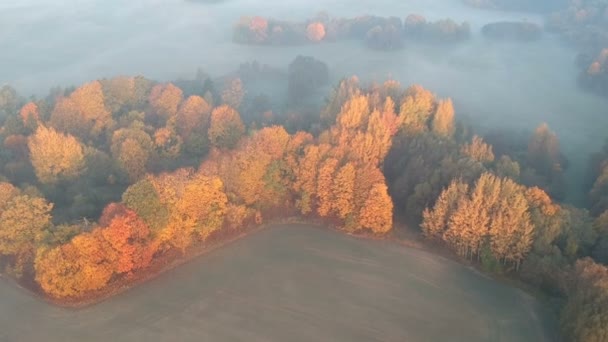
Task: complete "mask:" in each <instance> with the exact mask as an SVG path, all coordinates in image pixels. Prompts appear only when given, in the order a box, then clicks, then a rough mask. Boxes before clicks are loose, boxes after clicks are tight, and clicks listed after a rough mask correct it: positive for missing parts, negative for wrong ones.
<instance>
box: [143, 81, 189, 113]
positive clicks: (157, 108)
mask: <svg viewBox="0 0 608 342" xmlns="http://www.w3.org/2000/svg"><path fill="white" fill-rule="evenodd" d="M182 100H183V92H182V90H181V89H179V88H178V87H176V86H174V85H173V84H172V83H168V84H158V85H156V86H154V87H153V88H152V91H151V92H150V105H151V106H152V109H154V112H155V113H156V115H157V118H158V119H159V120H160V121H161V122H166V120H168V119H169V118H170V117H173V116H175V114H176V113H177V109H178V108H179V105H180V103H181V102H182Z"/></svg>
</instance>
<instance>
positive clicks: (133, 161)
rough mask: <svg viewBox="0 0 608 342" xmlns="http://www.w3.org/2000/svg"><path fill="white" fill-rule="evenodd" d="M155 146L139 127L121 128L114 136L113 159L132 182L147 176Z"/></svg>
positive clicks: (112, 145)
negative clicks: (148, 164) (148, 165)
mask: <svg viewBox="0 0 608 342" xmlns="http://www.w3.org/2000/svg"><path fill="white" fill-rule="evenodd" d="M153 146H154V145H153V142H152V139H151V138H150V136H149V135H148V134H147V133H146V132H145V131H143V130H142V129H140V128H138V127H132V128H121V129H119V130H117V131H115V132H114V134H113V135H112V144H111V151H112V157H113V158H114V160H116V161H117V162H118V164H119V165H120V167H121V168H122V169H123V170H124V171H125V172H126V174H127V175H128V177H129V179H130V180H131V181H132V182H134V181H137V180H139V179H141V177H143V176H144V175H145V173H146V170H147V168H146V166H147V163H148V159H149V158H150V155H151V153H152V149H153Z"/></svg>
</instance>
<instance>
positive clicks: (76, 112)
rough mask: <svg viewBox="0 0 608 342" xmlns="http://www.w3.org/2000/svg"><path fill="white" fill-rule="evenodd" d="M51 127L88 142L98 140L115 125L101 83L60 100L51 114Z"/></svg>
mask: <svg viewBox="0 0 608 342" xmlns="http://www.w3.org/2000/svg"><path fill="white" fill-rule="evenodd" d="M50 125H51V126H52V127H54V128H56V129H57V130H60V131H62V132H65V133H68V134H71V135H74V136H77V137H79V138H80V139H83V140H84V141H88V140H89V139H97V138H99V137H100V136H101V135H102V133H103V132H104V131H105V130H107V129H109V128H111V127H112V125H113V120H112V113H110V111H109V110H108V109H107V108H106V106H105V102H104V94H103V88H102V85H101V83H100V82H99V81H94V82H91V83H87V84H85V85H83V86H80V87H79V88H77V89H76V90H75V91H74V92H73V93H71V94H70V96H69V97H63V98H60V99H59V100H58V101H57V104H56V105H55V108H54V110H53V113H52V114H51V120H50Z"/></svg>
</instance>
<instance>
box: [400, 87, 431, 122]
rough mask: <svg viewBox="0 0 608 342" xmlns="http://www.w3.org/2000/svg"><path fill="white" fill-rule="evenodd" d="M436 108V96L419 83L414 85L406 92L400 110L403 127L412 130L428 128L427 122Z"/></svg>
mask: <svg viewBox="0 0 608 342" xmlns="http://www.w3.org/2000/svg"><path fill="white" fill-rule="evenodd" d="M434 108H435V96H434V95H433V94H432V93H431V92H430V91H428V90H426V89H424V88H423V87H421V86H419V85H413V86H411V87H410V88H408V89H407V90H406V92H405V96H404V98H403V100H402V102H401V106H400V111H399V122H400V125H401V127H403V128H405V129H406V130H408V131H412V132H422V131H426V130H427V123H428V121H429V117H430V116H431V113H432V111H433V109H434Z"/></svg>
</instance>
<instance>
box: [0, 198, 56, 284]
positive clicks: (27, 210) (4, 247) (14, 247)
mask: <svg viewBox="0 0 608 342" xmlns="http://www.w3.org/2000/svg"><path fill="white" fill-rule="evenodd" d="M13 192H14V190H13ZM3 207H4V208H3V209H0V255H4V256H11V257H12V258H13V260H14V262H13V265H12V266H13V268H14V269H13V271H14V272H15V274H17V275H18V276H20V275H21V274H22V272H23V270H24V267H25V265H26V264H27V263H28V262H30V261H31V260H33V258H34V253H35V250H36V243H37V241H39V240H40V239H41V237H42V233H43V231H44V230H45V229H47V228H49V226H50V225H51V214H50V213H51V209H52V207H53V205H52V204H49V203H47V202H46V201H45V200H44V199H42V198H32V197H30V196H27V195H17V196H13V197H12V199H10V200H9V201H8V202H7V203H6V204H5V205H4V206H3Z"/></svg>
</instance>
